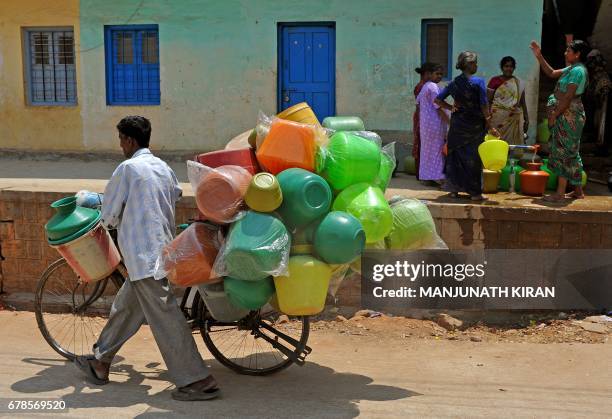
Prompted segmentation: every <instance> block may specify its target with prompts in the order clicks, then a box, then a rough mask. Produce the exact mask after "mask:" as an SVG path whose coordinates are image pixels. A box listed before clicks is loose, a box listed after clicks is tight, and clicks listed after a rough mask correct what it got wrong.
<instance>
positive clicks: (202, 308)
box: [198, 297, 310, 376]
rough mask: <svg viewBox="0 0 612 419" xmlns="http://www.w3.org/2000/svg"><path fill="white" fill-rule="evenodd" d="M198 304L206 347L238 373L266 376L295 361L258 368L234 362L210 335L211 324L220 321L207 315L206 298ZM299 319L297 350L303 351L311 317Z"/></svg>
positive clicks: (223, 363) (224, 364) (216, 357)
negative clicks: (300, 324) (299, 331)
mask: <svg viewBox="0 0 612 419" xmlns="http://www.w3.org/2000/svg"><path fill="white" fill-rule="evenodd" d="M198 305H199V308H198V316H199V325H200V334H201V335H202V339H203V340H204V344H205V345H206V347H207V348H208V350H209V351H210V353H211V354H212V356H213V357H214V358H215V359H216V360H217V361H219V362H220V363H221V364H222V365H223V366H225V367H227V368H229V369H231V370H233V371H235V372H237V373H238V374H242V375H254V376H265V375H270V374H274V373H277V372H279V371H282V370H284V369H285V368H288V367H289V366H291V365H292V364H293V363H294V362H293V360H291V359H290V358H287V359H284V360H282V361H281V362H279V363H278V364H276V365H273V366H271V367H268V368H263V369H258V368H250V367H246V366H244V365H241V364H238V363H235V362H233V361H232V360H231V359H229V358H228V357H227V356H225V355H224V354H223V353H222V351H221V350H219V348H218V347H217V345H215V343H214V341H213V339H212V338H211V336H210V333H209V328H210V326H214V325H215V323H217V324H220V323H219V322H216V320H214V319H212V318H211V317H210V315H208V316H207V314H209V313H208V310H207V309H206V304H205V303H204V300H203V299H202V298H201V297H200V300H199V301H198ZM252 313H253V312H251V314H252ZM297 319H299V320H300V321H301V322H302V330H301V335H300V339H299V343H300V345H299V347H298V348H297V349H296V352H301V350H303V348H304V347H306V343H307V342H308V337H309V335H310V319H309V317H308V316H301V317H297ZM234 323H235V324H236V325H238V322H234ZM223 324H227V323H223Z"/></svg>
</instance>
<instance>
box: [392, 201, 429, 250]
mask: <svg viewBox="0 0 612 419" xmlns="http://www.w3.org/2000/svg"><path fill="white" fill-rule="evenodd" d="M391 212H392V213H393V228H392V229H391V232H390V233H389V235H388V236H387V238H386V242H387V247H388V248H389V249H393V250H407V249H419V248H424V247H427V246H428V245H429V244H430V243H431V242H432V241H433V239H434V238H435V236H436V234H437V233H436V225H435V224H434V220H433V218H432V216H431V213H430V212H429V209H428V208H427V205H425V204H424V203H422V202H421V201H419V200H418V199H403V200H401V201H399V202H396V203H394V204H391Z"/></svg>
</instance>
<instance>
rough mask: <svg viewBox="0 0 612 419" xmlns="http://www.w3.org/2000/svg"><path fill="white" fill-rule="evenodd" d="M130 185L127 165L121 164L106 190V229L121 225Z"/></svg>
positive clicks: (104, 222)
mask: <svg viewBox="0 0 612 419" xmlns="http://www.w3.org/2000/svg"><path fill="white" fill-rule="evenodd" d="M129 185H130V183H129V175H128V168H127V166H126V165H123V164H122V165H119V167H117V169H115V172H114V173H113V176H111V178H110V180H109V181H108V184H107V185H106V189H105V190H104V202H103V204H102V225H103V226H104V227H105V228H106V229H111V228H116V227H117V226H118V225H119V222H120V221H121V214H122V213H123V208H124V206H125V203H126V202H127V197H128V192H129Z"/></svg>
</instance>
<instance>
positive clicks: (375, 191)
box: [332, 183, 393, 243]
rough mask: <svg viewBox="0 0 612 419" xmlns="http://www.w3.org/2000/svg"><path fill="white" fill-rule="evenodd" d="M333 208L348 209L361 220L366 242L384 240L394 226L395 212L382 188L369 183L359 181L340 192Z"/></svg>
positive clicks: (336, 209) (337, 209)
mask: <svg viewBox="0 0 612 419" xmlns="http://www.w3.org/2000/svg"><path fill="white" fill-rule="evenodd" d="M332 208H333V210H334V211H346V212H348V213H350V214H352V215H353V216H355V217H356V218H357V219H358V220H359V222H360V223H361V225H362V226H363V230H364V231H365V235H366V243H373V242H377V241H380V240H383V239H384V238H385V237H386V236H387V234H389V232H390V231H391V227H392V226H393V214H392V213H391V208H390V207H389V204H388V203H387V201H386V200H385V195H384V194H383V192H382V191H381V190H380V188H378V187H376V186H372V185H369V184H367V183H358V184H356V185H352V186H349V187H348V188H346V189H345V190H343V191H342V192H340V194H339V195H338V196H337V197H336V200H335V201H334V205H333V206H332Z"/></svg>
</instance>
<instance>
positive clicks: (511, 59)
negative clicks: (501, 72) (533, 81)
mask: <svg viewBox="0 0 612 419" xmlns="http://www.w3.org/2000/svg"><path fill="white" fill-rule="evenodd" d="M507 63H510V64H512V68H516V60H515V59H514V57H511V56H509V55H508V56H507V57H504V58H502V59H501V61H500V62H499V67H500V68H501V69H503V68H504V66H505V65H506V64H507Z"/></svg>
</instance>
